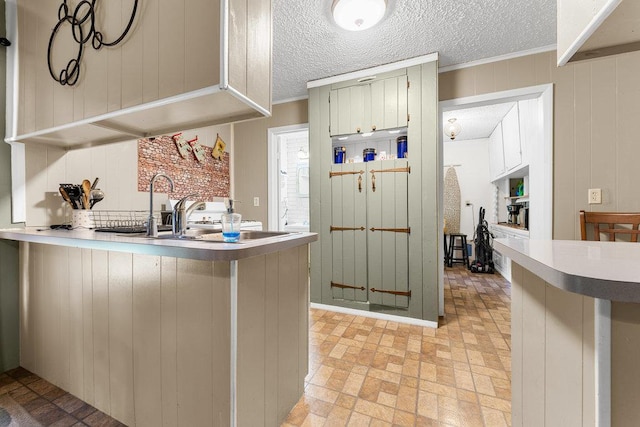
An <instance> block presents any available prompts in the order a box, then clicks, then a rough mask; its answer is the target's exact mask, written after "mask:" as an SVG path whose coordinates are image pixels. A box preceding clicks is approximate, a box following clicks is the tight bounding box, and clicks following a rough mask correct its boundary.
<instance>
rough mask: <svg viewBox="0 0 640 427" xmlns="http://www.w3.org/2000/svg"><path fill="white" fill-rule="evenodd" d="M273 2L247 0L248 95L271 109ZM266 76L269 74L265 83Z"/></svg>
mask: <svg viewBox="0 0 640 427" xmlns="http://www.w3.org/2000/svg"><path fill="white" fill-rule="evenodd" d="M271 11H272V2H271V1H263V0H248V1H247V12H248V13H247V28H250V29H251V30H250V31H249V32H248V37H247V58H248V61H249V63H250V64H251V66H250V67H247V68H246V71H245V73H246V75H247V92H246V93H247V96H249V98H250V99H252V100H254V101H255V102H257V103H258V104H259V105H261V106H263V107H265V108H268V109H269V110H271V87H272V84H271V75H272V72H271V56H272V47H271V45H272V43H271V39H272V23H271V15H272V12H271ZM264 76H269V79H268V82H269V83H268V84H265V80H264Z"/></svg>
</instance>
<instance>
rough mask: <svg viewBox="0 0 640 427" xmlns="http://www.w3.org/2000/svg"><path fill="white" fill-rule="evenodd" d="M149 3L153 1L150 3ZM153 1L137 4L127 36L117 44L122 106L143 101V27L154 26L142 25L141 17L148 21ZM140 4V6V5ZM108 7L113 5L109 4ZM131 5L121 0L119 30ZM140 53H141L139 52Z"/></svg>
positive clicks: (125, 23)
mask: <svg viewBox="0 0 640 427" xmlns="http://www.w3.org/2000/svg"><path fill="white" fill-rule="evenodd" d="M149 3H154V5H150V4H149ZM156 4H157V3H155V2H145V3H143V4H140V3H139V4H138V8H139V9H138V11H137V12H136V17H135V20H134V22H133V26H132V27H131V30H129V34H127V37H126V38H125V39H124V40H123V41H122V42H121V44H120V45H119V50H120V54H121V70H119V74H121V75H122V78H121V89H122V91H121V96H122V99H121V105H122V107H123V108H126V107H131V106H134V105H138V104H142V102H143V96H142V93H143V86H144V79H145V78H146V76H144V75H143V70H144V68H145V67H144V50H143V47H144V34H143V32H144V29H145V27H154V25H145V26H142V25H141V24H142V19H144V20H145V22H146V20H147V19H149V22H151V20H152V19H153V17H151V18H149V17H148V15H147V11H148V9H149V8H152V7H156ZM141 6H142V7H141ZM109 7H113V6H112V5H110V6H109ZM132 7H133V1H131V0H127V1H123V2H122V4H121V9H120V13H121V18H120V23H121V26H120V32H122V29H123V28H124V26H125V25H127V24H128V23H129V19H130V17H131V12H132ZM141 53H142V54H141Z"/></svg>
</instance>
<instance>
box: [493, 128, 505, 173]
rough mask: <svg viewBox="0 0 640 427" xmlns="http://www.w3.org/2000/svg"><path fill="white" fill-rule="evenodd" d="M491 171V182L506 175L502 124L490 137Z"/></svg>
mask: <svg viewBox="0 0 640 427" xmlns="http://www.w3.org/2000/svg"><path fill="white" fill-rule="evenodd" d="M489 170H490V172H491V181H495V179H496V178H497V177H498V176H499V175H501V174H502V173H504V149H503V148H502V123H498V126H496V128H495V129H494V130H493V133H492V134H491V136H490V137H489Z"/></svg>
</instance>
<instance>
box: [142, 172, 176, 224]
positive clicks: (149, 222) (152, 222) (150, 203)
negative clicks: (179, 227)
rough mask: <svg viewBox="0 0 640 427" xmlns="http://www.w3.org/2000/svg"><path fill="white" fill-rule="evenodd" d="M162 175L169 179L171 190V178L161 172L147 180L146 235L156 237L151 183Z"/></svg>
mask: <svg viewBox="0 0 640 427" xmlns="http://www.w3.org/2000/svg"><path fill="white" fill-rule="evenodd" d="M161 176H162V177H164V178H166V179H167V181H169V185H170V186H171V191H172V192H173V180H172V179H171V178H169V177H168V176H167V175H165V174H163V173H157V174H155V175H153V177H151V181H150V182H149V217H148V218H147V236H151V237H158V223H157V222H156V217H155V216H153V183H154V181H155V180H156V178H158V177H161Z"/></svg>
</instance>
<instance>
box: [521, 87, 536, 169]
mask: <svg viewBox="0 0 640 427" xmlns="http://www.w3.org/2000/svg"><path fill="white" fill-rule="evenodd" d="M518 118H519V119H520V149H521V150H522V165H525V166H526V165H528V164H529V162H530V160H529V159H530V158H531V154H530V153H531V150H532V147H534V146H535V144H536V141H539V139H538V138H539V134H538V129H539V127H538V99H537V98H536V99H527V100H524V101H518ZM538 143H539V142H538Z"/></svg>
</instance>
